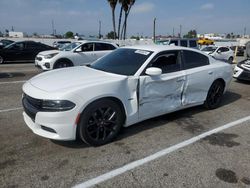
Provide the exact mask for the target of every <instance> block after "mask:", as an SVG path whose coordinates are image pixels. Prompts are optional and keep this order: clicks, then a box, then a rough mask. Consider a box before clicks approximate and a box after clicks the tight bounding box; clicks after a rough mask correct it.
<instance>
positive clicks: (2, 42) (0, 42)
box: [0, 39, 15, 49]
mask: <svg viewBox="0 0 250 188" xmlns="http://www.w3.org/2000/svg"><path fill="white" fill-rule="evenodd" d="M13 42H15V41H13V40H8V39H2V40H0V49H2V48H4V47H5V46H7V45H9V44H11V43H13Z"/></svg>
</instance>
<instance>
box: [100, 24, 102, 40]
mask: <svg viewBox="0 0 250 188" xmlns="http://www.w3.org/2000/svg"><path fill="white" fill-rule="evenodd" d="M101 29H102V22H101V21H99V39H100V38H102V36H101Z"/></svg>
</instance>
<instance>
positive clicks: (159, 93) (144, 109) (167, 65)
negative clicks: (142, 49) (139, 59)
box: [139, 50, 186, 119]
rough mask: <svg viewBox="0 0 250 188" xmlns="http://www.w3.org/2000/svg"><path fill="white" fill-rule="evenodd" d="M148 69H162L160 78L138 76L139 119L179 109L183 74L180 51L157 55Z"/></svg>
mask: <svg viewBox="0 0 250 188" xmlns="http://www.w3.org/2000/svg"><path fill="white" fill-rule="evenodd" d="M148 67H158V68H161V69H162V74H161V75H160V76H149V75H146V74H143V75H141V76H140V78H139V80H140V84H139V119H147V118H151V117H155V116H158V115H161V114H164V113H167V112H171V111H174V110H176V109H178V108H180V107H181V94H182V91H183V87H184V84H185V80H186V79H185V73H184V71H182V70H181V62H180V51H177V50H175V51H166V52H162V53H160V54H158V55H157V56H156V57H155V58H154V59H153V61H152V62H151V63H150V64H149V65H148Z"/></svg>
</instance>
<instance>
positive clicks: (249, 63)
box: [233, 42, 250, 81]
mask: <svg viewBox="0 0 250 188" xmlns="http://www.w3.org/2000/svg"><path fill="white" fill-rule="evenodd" d="M246 55H247V59H246V60H243V61H241V62H239V63H238V64H237V65H236V66H235V68H234V74H233V77H234V78H235V79H237V80H248V81H250V42H248V43H247V44H246Z"/></svg>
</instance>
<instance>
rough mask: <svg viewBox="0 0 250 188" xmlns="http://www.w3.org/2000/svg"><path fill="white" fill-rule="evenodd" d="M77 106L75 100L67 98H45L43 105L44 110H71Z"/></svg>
mask: <svg viewBox="0 0 250 188" xmlns="http://www.w3.org/2000/svg"><path fill="white" fill-rule="evenodd" d="M75 106H76V105H75V104H74V103H73V102H70V101H67V100H43V101H42V105H41V107H42V109H43V110H45V111H52V112H56V111H67V110H71V109H73V108H74V107H75Z"/></svg>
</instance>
